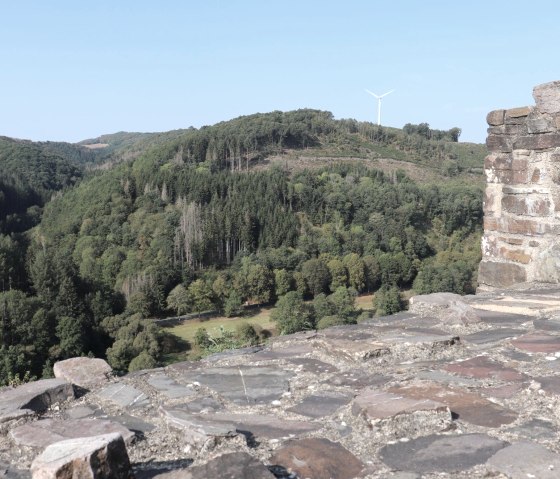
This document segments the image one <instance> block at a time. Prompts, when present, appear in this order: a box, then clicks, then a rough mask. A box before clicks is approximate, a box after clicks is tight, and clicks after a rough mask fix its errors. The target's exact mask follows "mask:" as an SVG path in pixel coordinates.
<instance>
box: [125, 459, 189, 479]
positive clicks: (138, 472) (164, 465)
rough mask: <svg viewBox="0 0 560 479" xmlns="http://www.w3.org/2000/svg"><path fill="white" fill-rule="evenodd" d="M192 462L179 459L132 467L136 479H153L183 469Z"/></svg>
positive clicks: (139, 464)
mask: <svg viewBox="0 0 560 479" xmlns="http://www.w3.org/2000/svg"><path fill="white" fill-rule="evenodd" d="M193 462H194V461H193V460H192V459H179V460H175V461H150V462H145V463H136V464H133V465H132V470H133V472H134V477H135V478H136V479H152V478H153V477H156V476H158V475H159V474H163V473H165V472H170V471H173V470H177V469H185V468H187V467H189V466H190V465H191V464H192V463H193Z"/></svg>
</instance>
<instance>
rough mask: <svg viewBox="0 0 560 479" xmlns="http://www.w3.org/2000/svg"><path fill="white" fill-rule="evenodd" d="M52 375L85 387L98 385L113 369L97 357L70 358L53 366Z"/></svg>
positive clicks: (104, 380)
mask: <svg viewBox="0 0 560 479" xmlns="http://www.w3.org/2000/svg"><path fill="white" fill-rule="evenodd" d="M53 372H54V376H55V377H56V378H60V379H64V380H66V381H68V382H69V383H72V384H75V385H76V386H80V387H82V388H85V389H90V388H91V387H93V386H99V385H100V384H103V383H105V382H107V381H108V380H109V378H110V377H111V375H112V374H113V369H112V368H111V366H109V364H107V361H105V360H103V359H99V358H70V359H65V360H64V361H58V362H56V363H54V366H53Z"/></svg>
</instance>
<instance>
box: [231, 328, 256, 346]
mask: <svg viewBox="0 0 560 479" xmlns="http://www.w3.org/2000/svg"><path fill="white" fill-rule="evenodd" d="M235 336H236V337H237V339H238V340H239V341H240V342H241V343H242V344H243V346H255V345H257V344H259V335H258V333H257V331H256V330H255V328H254V327H253V325H252V324H249V323H242V324H240V325H239V326H237V328H236V329H235Z"/></svg>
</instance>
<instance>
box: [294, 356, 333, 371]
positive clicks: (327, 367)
mask: <svg viewBox="0 0 560 479" xmlns="http://www.w3.org/2000/svg"><path fill="white" fill-rule="evenodd" d="M287 361H288V362H289V363H291V364H294V365H295V366H298V368H297V369H298V370H300V369H301V370H303V371H305V372H308V373H312V374H323V373H336V372H338V368H337V367H336V366H333V365H332V364H329V363H325V362H324V361H320V360H318V359H313V358H292V359H287Z"/></svg>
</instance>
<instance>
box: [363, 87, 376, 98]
mask: <svg viewBox="0 0 560 479" xmlns="http://www.w3.org/2000/svg"><path fill="white" fill-rule="evenodd" d="M366 91H367V92H368V93H369V94H370V95H373V96H374V97H375V98H379V96H377V95H376V94H375V93H373V92H372V91H369V90H368V89H366Z"/></svg>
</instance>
